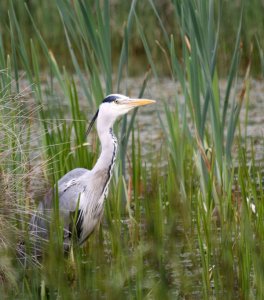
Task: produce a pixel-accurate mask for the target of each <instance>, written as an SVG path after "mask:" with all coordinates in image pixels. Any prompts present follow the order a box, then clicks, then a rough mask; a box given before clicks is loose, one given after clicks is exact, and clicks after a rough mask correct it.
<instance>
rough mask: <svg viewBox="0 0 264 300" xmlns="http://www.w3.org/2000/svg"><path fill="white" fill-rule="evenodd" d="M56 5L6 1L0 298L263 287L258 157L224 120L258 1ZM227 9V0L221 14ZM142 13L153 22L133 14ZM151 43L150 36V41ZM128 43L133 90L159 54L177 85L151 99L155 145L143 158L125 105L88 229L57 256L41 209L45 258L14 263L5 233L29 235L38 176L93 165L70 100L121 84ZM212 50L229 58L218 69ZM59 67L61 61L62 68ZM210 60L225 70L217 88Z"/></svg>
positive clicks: (94, 147)
mask: <svg viewBox="0 0 264 300" xmlns="http://www.w3.org/2000/svg"><path fill="white" fill-rule="evenodd" d="M12 3H13V5H12ZM54 3H55V2H52V1H45V2H35V1H27V2H26V6H24V4H23V5H22V4H21V2H18V1H17V2H16V1H13V2H11V1H10V2H8V8H9V14H8V18H7V16H6V15H5V16H4V17H3V19H2V21H1V22H4V24H5V26H4V27H5V31H4V32H3V33H2V37H3V38H2V40H1V43H0V68H1V70H2V72H1V73H0V93H1V100H0V124H1V128H2V130H1V156H0V187H1V195H0V201H1V202H0V207H1V212H0V251H1V256H0V257H1V258H0V292H1V295H3V297H4V298H7V299H8V298H11V299H12V298H15V299H37V298H41V299H48V298H50V299H53V298H62V299H73V298H79V299H87V298H109V299H118V298H122V299H123V298H129V299H130V298H136V299H143V298H147V299H153V298H154V299H160V298H162V297H164V298H168V299H177V298H179V299H186V298H189V299H199V298H200V299H211V298H216V299H223V298H225V299H233V298H238V297H239V298H243V299H249V298H259V299H261V298H263V295H264V290H263V279H264V278H263V276H264V272H263V270H264V257H263V251H262V249H263V234H264V223H263V213H264V205H263V188H262V185H263V171H262V167H263V158H261V159H260V160H258V161H256V160H255V153H254V151H255V150H254V144H253V143H251V140H250V137H248V136H246V135H245V136H244V135H242V133H241V132H239V131H238V132H237V128H239V125H240V124H239V123H240V109H241V107H242V105H243V104H244V102H245V101H248V98H249V95H250V69H251V66H252V61H253V62H254V61H255V60H257V58H255V56H254V55H255V53H256V52H252V51H256V49H257V50H258V51H259V52H258V53H260V58H261V57H262V55H261V54H262V45H261V42H262V41H261V40H258V42H259V48H254V49H255V50H250V47H249V45H250V43H251V38H252V37H251V34H252V32H251V31H250V30H247V28H253V30H255V29H254V28H255V27H253V25H252V24H254V22H255V21H256V20H261V22H262V18H263V15H262V14H260V11H261V9H262V7H261V4H259V2H257V1H256V2H255V1H252V2H249V1H245V2H244V5H245V6H244V10H242V8H241V5H239V4H240V2H237V1H234V2H232V3H230V2H228V3H227V2H226V1H223V2H221V1H220V2H219V3H216V2H215V1H210V0H208V1H198V0H197V1H191V0H190V1H189V0H186V1H180V0H174V1H172V2H168V4H167V2H165V1H164V2H159V3H157V4H156V5H155V3H154V2H153V1H148V2H138V3H137V1H135V0H134V1H132V2H131V3H129V5H128V2H122V3H121V2H120V4H119V3H118V2H113V3H112V2H111V4H110V2H109V1H107V0H105V1H103V2H102V1H99V0H98V1H94V2H87V1H63V0H58V1H56V4H57V6H58V10H56V11H55V10H54V9H53V7H54V5H55V4H54ZM142 3H143V4H142ZM146 3H147V4H148V5H147V4H146ZM249 3H251V5H250V4H249ZM0 5H1V6H2V7H4V5H7V2H1V4H0ZM115 5H116V6H115ZM117 5H120V6H121V7H122V8H120V10H119V9H115V8H116V7H117ZM227 5H230V6H235V5H237V6H236V7H235V8H236V9H234V10H232V9H227ZM143 8H144V11H143ZM145 8H146V9H147V10H146V11H145ZM166 8H167V9H168V11H166ZM6 9H7V6H5V11H6ZM1 12H3V10H1ZM42 12H43V13H42ZM250 12H252V14H254V17H251V16H250ZM143 13H144V14H145V13H147V15H144V17H142V16H143ZM119 14H120V15H119ZM226 15H228V16H229V17H228V19H225V17H226ZM230 15H231V16H230ZM166 16H170V17H169V18H167V17H166ZM150 20H153V24H155V26H156V27H155V26H154V29H153V28H150V26H147V24H148V23H145V22H150ZM227 20H228V22H227ZM229 21H230V22H231V21H232V22H231V25H230V23H229ZM119 22H120V23H119ZM55 24H56V26H55ZM226 26H228V28H229V29H230V30H229V31H228V34H227V29H226V28H227V27H226ZM247 26H248V27H247ZM250 26H252V27H250ZM4 27H2V28H4ZM2 30H3V29H2ZM174 30H175V32H174ZM232 30H233V33H232ZM256 30H257V31H258V30H260V32H261V30H263V29H262V27H261V26H258V27H257V28H256ZM117 33H118V34H117ZM152 35H154V36H155V37H154V38H151V36H152ZM116 36H118V37H119V38H117V40H115V39H116ZM32 37H33V38H32ZM58 37H59V38H58ZM30 38H32V39H30ZM136 40H137V42H135V41H136ZM155 40H157V41H158V45H159V46H158V47H157V46H156V48H153V45H154V42H155ZM241 41H242V42H243V45H244V46H243V47H241ZM137 44H140V47H139V50H137V48H136V45H137ZM50 49H52V51H51V50H50ZM66 49H67V51H66ZM118 49H119V50H118ZM157 49H159V51H158V50H157ZM223 49H224V50H223ZM225 49H228V51H227V50H225ZM137 51H139V53H141V52H142V53H144V56H145V60H146V61H147V62H145V63H144V64H142V70H141V72H143V73H145V78H144V80H143V81H142V85H141V87H140V88H139V91H140V93H139V94H140V96H142V95H143V94H144V92H145V89H146V86H147V84H148V79H149V76H151V74H153V75H152V76H153V77H155V78H156V80H157V84H158V82H159V81H158V79H159V77H161V76H163V75H164V67H163V65H165V63H164V61H165V62H166V64H167V67H165V69H166V72H168V73H169V74H170V76H171V78H172V79H173V80H175V81H177V82H179V83H180V89H181V93H182V94H183V96H184V101H183V102H181V101H178V100H179V99H178V94H177V90H176V85H175V99H173V100H174V102H173V107H171V106H170V108H169V106H168V105H166V102H167V99H159V95H158V94H157V95H153V97H155V98H156V99H157V100H160V101H164V103H165V105H164V108H163V110H164V116H165V117H164V118H162V117H161V115H159V114H158V113H157V119H158V120H159V122H160V127H161V129H162V136H161V138H160V140H159V141H158V143H159V144H160V147H159V148H158V149H159V150H158V151H155V152H153V153H151V154H149V155H148V156H147V157H143V155H142V146H143V144H144V142H145V141H144V140H142V136H141V132H140V129H138V128H137V126H134V125H135V124H136V123H135V117H136V114H137V112H135V113H134V114H133V115H132V116H131V117H130V118H123V120H122V121H121V123H120V124H119V126H117V127H118V128H116V129H117V132H118V136H119V137H120V139H119V140H120V159H119V162H118V165H117V168H116V169H115V174H114V179H113V182H112V187H111V188H110V195H109V198H108V200H107V201H106V203H105V218H104V220H103V224H102V226H101V227H100V229H99V230H98V232H96V233H95V234H94V235H93V236H92V237H91V238H90V239H89V241H88V243H87V244H86V246H85V247H83V248H81V249H80V248H77V247H74V248H73V249H72V253H71V254H70V255H69V256H68V257H65V256H64V255H63V253H62V247H61V239H60V237H61V230H60V227H59V226H58V222H57V221H56V220H53V222H52V224H51V226H53V227H52V228H53V230H52V233H51V238H50V240H49V241H48V242H47V243H46V244H45V245H43V251H44V253H45V255H44V257H43V260H42V261H41V262H40V264H34V263H31V262H29V263H28V265H27V266H22V265H21V263H20V262H19V261H18V260H17V258H16V253H15V249H16V245H17V242H18V241H19V240H24V241H26V242H27V227H28V226H27V223H28V220H29V217H30V214H31V213H32V211H33V210H34V208H35V206H36V202H37V200H41V198H42V197H43V194H44V192H45V188H44V186H52V185H53V184H54V182H56V181H57V180H58V178H60V177H61V176H62V175H63V174H65V173H66V172H68V171H69V170H71V169H73V168H75V167H78V166H82V167H87V168H91V167H92V166H93V164H94V163H95V161H96V159H97V157H98V153H99V151H100V149H99V145H98V141H97V139H96V138H95V137H92V138H91V139H90V140H89V142H90V144H91V145H89V146H87V145H84V144H83V140H82V138H83V136H84V132H85V129H86V124H87V113H86V112H84V111H83V110H82V109H81V108H80V106H79V95H80V93H81V94H82V95H85V96H84V98H85V99H87V103H88V104H89V107H90V110H91V111H92V110H94V109H95V108H96V106H97V105H98V104H99V103H100V101H101V100H102V98H103V96H104V95H105V94H108V93H110V92H112V91H120V90H121V86H122V91H123V90H124V92H126V88H123V86H126V85H125V82H126V78H128V76H130V75H131V68H133V67H132V66H131V61H133V58H131V56H132V57H133V56H134V55H135V53H137ZM61 53H63V55H62V57H60V56H61V55H60V54H61ZM65 53H67V54H65ZM64 54H65V55H66V57H67V59H66V58H65V56H64ZM113 56H114V57H115V59H112V57H113ZM161 57H162V60H161V59H160V58H161ZM223 57H224V62H228V63H227V66H224V67H223V65H224V63H223ZM65 59H66V60H67V62H66V63H65ZM241 61H242V64H244V67H242V68H241ZM68 64H71V65H72V67H71V68H70V69H68V68H64V67H63V65H68ZM43 65H45V72H43V71H41V70H42V67H43ZM148 65H149V66H150V68H149V67H148ZM140 69H141V68H140ZM220 70H222V71H221V72H223V75H224V76H225V77H226V82H227V84H226V87H225V90H224V92H223V93H221V94H220V91H219V75H218V74H219V72H220ZM22 71H23V73H24V76H25V77H26V79H27V81H28V89H26V90H25V89H24V88H23V85H22V80H21V72H22ZM256 71H258V72H260V70H259V69H257V68H256ZM240 72H241V73H240ZM73 73H75V77H73ZM113 74H114V75H115V76H113ZM239 74H240V75H241V74H242V75H241V77H239ZM113 77H114V79H113ZM239 78H241V81H242V82H243V84H242V85H238V84H237V82H238V80H239ZM55 86H56V88H55ZM58 87H59V89H60V92H58V90H57V89H58ZM77 87H78V88H77ZM233 91H235V92H233ZM28 93H29V96H28ZM25 94H26V95H25ZM133 96H136V95H133ZM32 100H34V101H32ZM65 103H68V110H67V109H65V105H64V104H65ZM66 107H67V106H66ZM148 130H149V132H151V130H152V128H151V127H150V128H149V129H148ZM129 139H130V142H129ZM153 143H154V142H153ZM155 143H157V141H155ZM248 150H250V153H251V154H250V156H249V155H248V154H247V153H248ZM234 152H235V153H234ZM234 154H236V157H237V158H236V161H235V163H234V159H233V156H234ZM128 156H129V159H127V157H128ZM146 162H147V163H146ZM164 162H166V163H164ZM36 189H40V191H38V193H36ZM36 194H38V196H36ZM37 198H38V199H37Z"/></svg>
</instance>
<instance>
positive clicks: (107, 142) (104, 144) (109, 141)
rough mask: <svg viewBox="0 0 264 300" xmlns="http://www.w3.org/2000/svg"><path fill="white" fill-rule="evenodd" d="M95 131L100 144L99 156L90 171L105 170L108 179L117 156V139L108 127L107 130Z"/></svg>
mask: <svg viewBox="0 0 264 300" xmlns="http://www.w3.org/2000/svg"><path fill="white" fill-rule="evenodd" d="M98 127H99V126H98ZM97 130H98V135H99V139H100V142H101V154H100V156H99V158H98V160H97V162H96V164H95V166H94V167H93V169H92V171H93V172H96V171H104V170H107V172H108V173H109V174H108V175H109V179H110V177H111V171H112V167H113V165H114V163H115V159H116V154H117V139H116V137H115V135H114V133H113V129H112V127H109V128H108V129H107V130H100V128H97Z"/></svg>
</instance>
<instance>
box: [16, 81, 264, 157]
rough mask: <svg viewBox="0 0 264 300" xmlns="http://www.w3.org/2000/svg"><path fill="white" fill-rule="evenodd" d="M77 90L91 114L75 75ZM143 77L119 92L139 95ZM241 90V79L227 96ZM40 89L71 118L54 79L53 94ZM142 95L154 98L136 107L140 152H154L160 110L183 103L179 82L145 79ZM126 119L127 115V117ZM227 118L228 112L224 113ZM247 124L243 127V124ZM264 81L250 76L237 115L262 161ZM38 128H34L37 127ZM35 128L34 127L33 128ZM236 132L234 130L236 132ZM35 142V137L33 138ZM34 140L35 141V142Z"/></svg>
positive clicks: (158, 137) (31, 100)
mask: <svg viewBox="0 0 264 300" xmlns="http://www.w3.org/2000/svg"><path fill="white" fill-rule="evenodd" d="M75 81H76V83H77V89H78V97H79V103H80V106H81V108H82V110H83V111H87V115H88V119H90V118H91V117H92V115H93V113H94V109H92V108H91V105H90V104H89V102H88V100H87V99H86V97H85V95H84V93H83V92H82V91H81V88H78V78H75ZM142 83H143V78H129V79H125V80H123V81H122V85H121V87H120V93H123V94H127V95H129V96H131V97H136V96H138V95H139V92H140V89H141V86H142ZM225 89H226V81H225V80H221V81H220V94H221V96H222V97H223V96H224V94H225ZM241 89H242V81H240V82H238V84H237V87H236V89H233V90H232V92H231V99H235V101H237V99H238V98H239V94H240V92H241ZM21 90H23V91H24V92H23V94H24V95H25V99H26V103H28V104H30V105H34V103H35V102H34V97H33V94H32V93H30V87H29V84H28V83H27V81H26V80H21ZM43 91H44V94H45V95H46V96H45V100H46V101H47V102H49V103H50V104H51V105H53V106H54V108H55V110H54V111H56V107H57V108H58V109H59V110H61V109H63V110H65V116H63V117H64V118H67V119H69V120H70V119H71V116H70V113H69V112H70V108H69V101H68V100H67V99H65V96H64V95H63V94H62V92H61V89H60V87H59V85H58V84H56V82H54V91H55V92H53V94H50V93H49V92H47V86H46V85H45V84H43ZM144 97H146V98H150V99H155V100H157V103H156V105H150V106H147V107H142V108H140V109H139V111H138V114H137V117H136V126H137V128H138V129H139V131H140V138H141V141H142V149H143V155H146V154H148V153H149V152H151V151H157V150H158V149H159V148H160V147H161V146H162V145H163V144H164V132H163V130H162V126H161V122H160V120H162V121H163V123H164V125H165V126H166V117H165V113H164V106H165V105H166V104H167V105H169V107H170V109H171V110H173V109H174V103H175V101H176V102H178V103H183V102H184V97H183V95H182V93H181V88H180V85H179V83H177V82H174V81H172V80H171V79H169V78H163V79H158V80H156V79H151V80H149V81H148V84H147V87H146V90H145V93H144ZM128 118H129V117H128ZM227 118H228V114H227ZM246 124H247V126H246ZM263 124H264V82H263V81H260V80H255V79H251V80H250V88H249V93H248V95H246V96H245V98H244V103H243V106H242V110H241V114H240V125H241V127H240V128H241V132H242V136H243V137H244V136H247V137H248V141H249V142H251V141H252V144H253V145H254V148H255V153H256V159H257V160H258V161H262V160H263V158H264V155H263V154H264V151H263V150H264V139H263V135H264V127H263ZM38 128H39V127H37V129H38ZM37 129H36V130H37ZM237 132H238V131H237ZM36 134H37V133H36ZM36 141H37V139H36ZM36 141H35V142H36Z"/></svg>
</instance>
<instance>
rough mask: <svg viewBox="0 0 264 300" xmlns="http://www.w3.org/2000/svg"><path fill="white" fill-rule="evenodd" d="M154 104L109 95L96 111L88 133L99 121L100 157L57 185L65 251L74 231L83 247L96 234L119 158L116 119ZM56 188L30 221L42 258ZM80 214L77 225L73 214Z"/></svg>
mask: <svg viewBox="0 0 264 300" xmlns="http://www.w3.org/2000/svg"><path fill="white" fill-rule="evenodd" d="M153 102H155V101H154V100H148V99H130V98H128V97H126V96H123V95H119V94H113V95H109V96H107V97H106V98H105V99H104V100H103V102H102V104H101V105H100V107H99V109H98V111H97V112H96V114H95V116H94V118H93V119H92V122H91V124H90V126H89V129H88V133H89V131H90V130H91V128H92V125H93V123H94V122H95V120H96V119H97V131H98V135H99V139H100V142H101V148H102V149H101V154H100V157H99V158H98V161H97V162H96V164H95V166H94V167H93V169H92V170H86V169H84V168H77V169H74V170H72V171H70V172H68V173H67V174H66V175H64V176H63V177H62V178H61V179H60V180H59V181H58V183H57V189H58V201H59V203H58V208H59V215H60V219H61V221H62V223H63V227H64V248H65V250H66V249H68V248H69V245H70V241H71V237H72V232H73V231H74V230H73V229H74V228H75V229H76V230H75V231H76V233H77V241H78V244H79V245H81V244H82V243H83V242H84V241H85V240H86V239H87V238H88V237H89V235H90V234H91V233H92V232H93V230H94V228H95V226H96V224H97V223H98V222H99V221H100V219H101V217H102V214H103V204H104V200H105V198H106V197H107V193H108V185H109V182H110V180H111V176H112V170H113V166H114V163H115V159H116V155H117V140H116V138H115V136H114V134H113V129H112V127H113V124H114V122H115V120H116V119H117V117H119V116H122V115H124V114H125V113H127V112H128V111H129V110H131V109H133V108H135V107H137V106H141V105H147V104H151V103H153ZM54 194H55V193H54V189H51V190H50V191H49V192H48V193H47V194H46V196H45V197H44V199H43V201H42V202H41V203H40V204H39V206H38V208H37V211H36V213H35V214H34V215H33V216H32V218H31V220H30V228H29V232H30V236H31V238H32V240H33V242H34V245H35V249H37V250H35V254H36V256H38V255H40V253H39V249H41V241H43V240H44V241H48V239H49V234H50V233H49V227H50V226H49V224H50V218H51V216H52V211H53V208H54V207H53V205H54V203H53V201H54ZM75 213H77V219H76V224H73V223H72V222H73V219H72V215H73V214H75Z"/></svg>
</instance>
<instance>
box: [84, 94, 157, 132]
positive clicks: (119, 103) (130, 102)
mask: <svg viewBox="0 0 264 300" xmlns="http://www.w3.org/2000/svg"><path fill="white" fill-rule="evenodd" d="M155 102H156V101H155V100H150V99H140V98H129V97H127V96H124V95H121V94H111V95H108V96H107V97H105V99H104V100H103V102H102V103H101V105H100V106H99V109H98V110H97V112H96V114H95V115H94V117H93V119H92V121H91V123H90V125H89V127H88V130H87V133H86V136H87V135H88V134H89V132H90V130H91V128H92V126H93V124H94V122H95V120H96V119H97V117H98V116H99V118H100V119H101V120H102V121H103V122H104V123H107V124H110V125H111V126H112V124H113V123H114V122H115V120H116V119H117V118H118V117H120V116H122V115H125V114H126V113H128V112H129V111H130V110H132V109H133V108H136V107H139V106H143V105H148V104H152V103H155Z"/></svg>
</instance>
